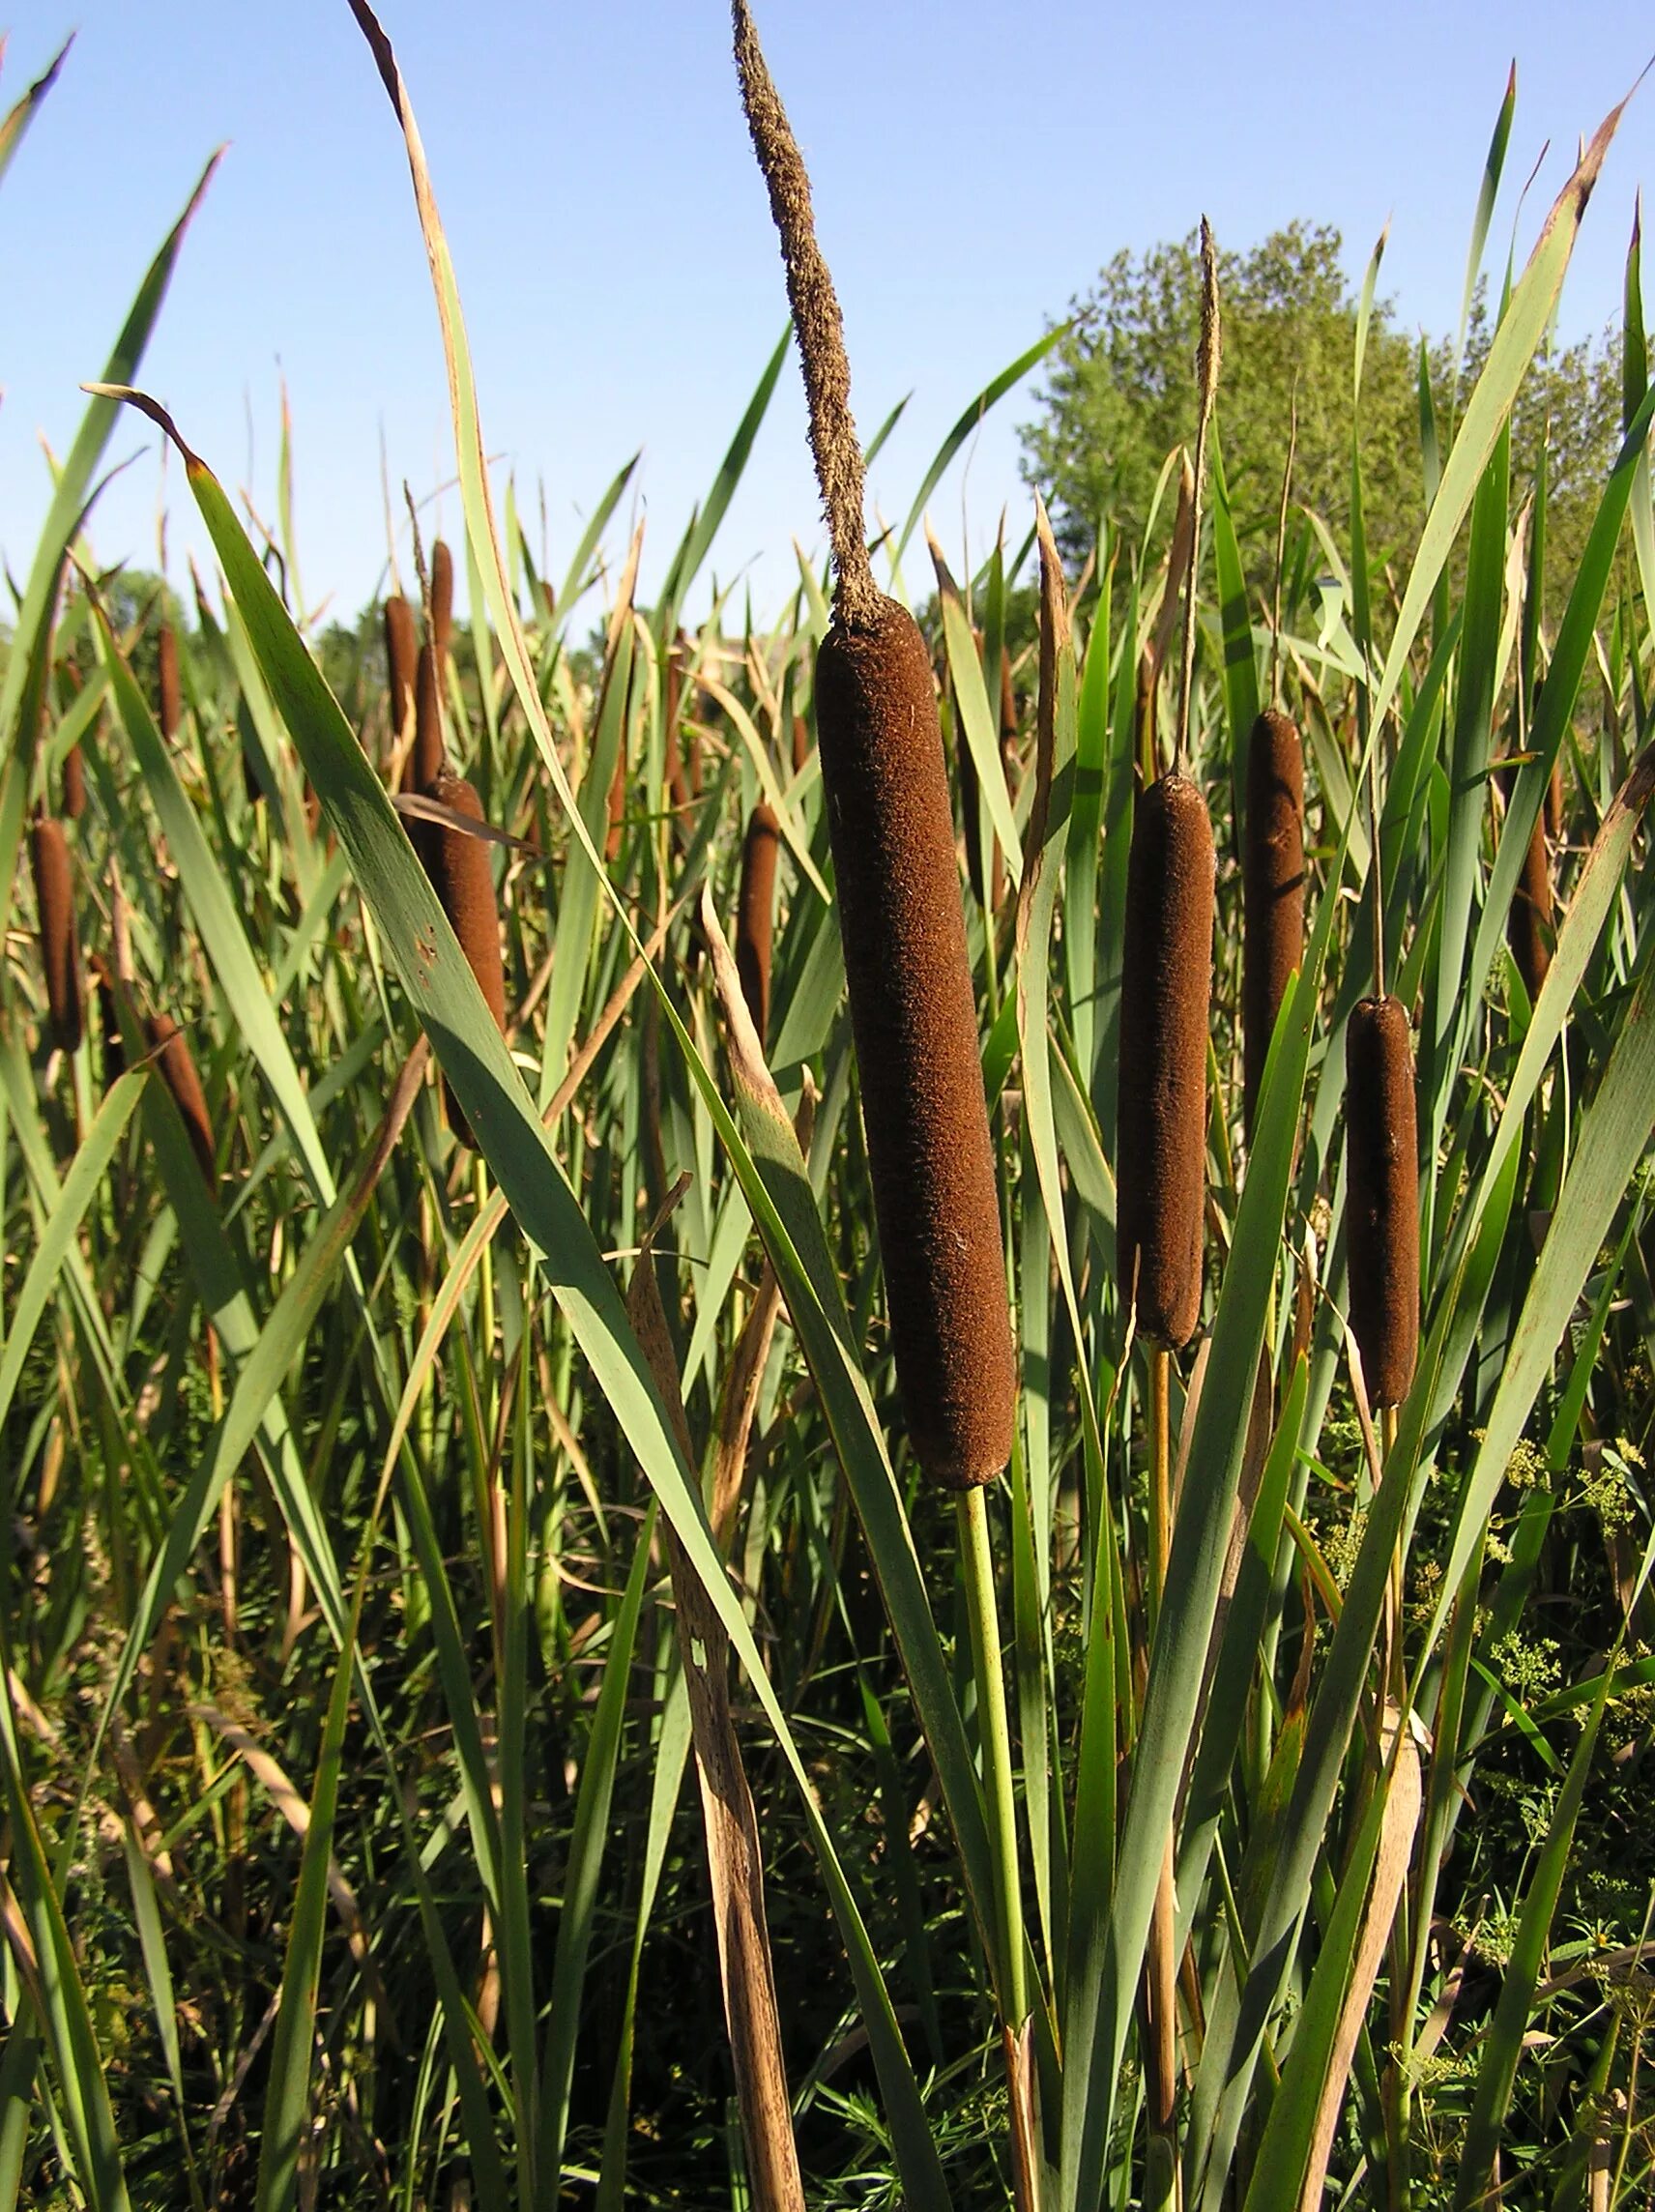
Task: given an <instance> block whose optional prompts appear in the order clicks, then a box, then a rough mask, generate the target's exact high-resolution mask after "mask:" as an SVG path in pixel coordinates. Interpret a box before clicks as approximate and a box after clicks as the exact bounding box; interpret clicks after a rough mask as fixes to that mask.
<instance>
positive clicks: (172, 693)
mask: <svg viewBox="0 0 1655 2212" xmlns="http://www.w3.org/2000/svg"><path fill="white" fill-rule="evenodd" d="M156 671H157V683H158V685H159V688H160V734H161V736H162V737H163V738H170V737H172V736H174V735H175V734H176V732H177V729H178V725H179V723H180V722H181V721H182V719H183V718H184V692H183V688H182V686H181V684H180V682H179V675H178V632H177V631H176V630H175V629H174V628H173V626H172V625H171V623H169V622H163V623H162V624H161V626H160V631H159V632H158V634H157V637H156Z"/></svg>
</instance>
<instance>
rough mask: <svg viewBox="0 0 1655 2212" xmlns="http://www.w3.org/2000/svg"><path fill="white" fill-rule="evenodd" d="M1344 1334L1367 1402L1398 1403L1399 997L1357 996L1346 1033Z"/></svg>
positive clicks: (1408, 1202)
mask: <svg viewBox="0 0 1655 2212" xmlns="http://www.w3.org/2000/svg"><path fill="white" fill-rule="evenodd" d="M1345 1117H1346V1145H1347V1150H1348V1158H1347V1163H1346V1166H1347V1178H1348V1182H1347V1188H1348V1196H1347V1199H1346V1210H1345V1220H1346V1247H1347V1253H1348V1258H1349V1264H1350V1328H1351V1332H1352V1334H1353V1335H1354V1336H1355V1339H1356V1349H1357V1350H1358V1352H1360V1353H1361V1355H1362V1379H1363V1381H1364V1382H1365V1383H1366V1384H1367V1389H1368V1400H1369V1403H1370V1404H1371V1405H1373V1406H1375V1407H1380V1406H1400V1405H1401V1404H1402V1402H1403V1400H1404V1399H1405V1398H1406V1397H1407V1396H1408V1385H1409V1383H1411V1382H1412V1381H1413V1369H1414V1362H1415V1360H1416V1359H1417V1357H1418V1353H1419V1158H1418V1132H1417V1124H1416V1121H1415V1110H1414V1097H1413V1049H1412V1045H1411V1042H1410V1040H1409V1037H1408V1009H1407V1007H1406V1006H1405V1005H1404V1004H1403V1003H1402V1001H1401V1000H1400V999H1391V998H1385V999H1362V1000H1360V1001H1358V1003H1357V1004H1355V1005H1354V1006H1353V1007H1352V1008H1351V1010H1350V1026H1349V1028H1348V1029H1347V1031H1346V1033H1345Z"/></svg>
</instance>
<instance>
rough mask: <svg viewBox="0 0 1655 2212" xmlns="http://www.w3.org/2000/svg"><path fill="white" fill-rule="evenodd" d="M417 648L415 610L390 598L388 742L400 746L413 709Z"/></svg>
mask: <svg viewBox="0 0 1655 2212" xmlns="http://www.w3.org/2000/svg"><path fill="white" fill-rule="evenodd" d="M419 659H420V646H419V641H418V639H417V637H416V636H415V632H414V609H413V608H412V607H411V606H410V605H409V604H408V601H407V600H406V599H404V598H400V597H392V598H389V599H387V600H386V602H385V669H386V679H387V683H388V684H389V687H390V693H391V742H392V745H396V744H399V743H400V742H401V740H402V733H403V732H404V730H406V729H407V727H408V715H409V712H410V710H411V709H412V707H413V705H414V672H415V669H416V668H417V666H418V665H419Z"/></svg>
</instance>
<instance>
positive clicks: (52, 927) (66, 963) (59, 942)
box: [29, 814, 84, 1052]
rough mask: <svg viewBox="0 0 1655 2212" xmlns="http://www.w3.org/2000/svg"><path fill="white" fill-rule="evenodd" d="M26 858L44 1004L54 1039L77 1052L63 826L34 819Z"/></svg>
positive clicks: (70, 886)
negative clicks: (32, 887)
mask: <svg viewBox="0 0 1655 2212" xmlns="http://www.w3.org/2000/svg"><path fill="white" fill-rule="evenodd" d="M29 860H30V864H31V866H32V867H33V869H34V877H35V909H36V912H37V913H38V915H39V916H40V923H41V965H42V967H43V968H44V971H45V978H46V1007H47V1011H48V1013H49V1015H50V1018H51V1033H52V1041H53V1043H54V1044H57V1045H59V1046H60V1047H61V1048H62V1050H63V1051H65V1052H73V1051H75V1050H76V1049H77V1048H78V1046H79V1043H80V1036H81V1031H82V1029H83V1027H84V1022H83V1020H82V1013H81V993H80V958H79V950H78V946H77V945H76V940H75V928H74V879H73V874H72V872H71V869H70V864H69V846H68V843H67V842H66V840H65V838H64V834H63V825H62V824H61V823H59V822H54V821H53V820H52V819H51V817H50V816H49V815H44V814H43V815H41V816H39V817H38V818H37V820H36V822H35V825H34V828H33V829H32V830H31V831H30V834H29Z"/></svg>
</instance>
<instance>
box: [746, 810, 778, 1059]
mask: <svg viewBox="0 0 1655 2212" xmlns="http://www.w3.org/2000/svg"><path fill="white" fill-rule="evenodd" d="M780 835H781V832H780V828H779V825H778V824H777V822H776V818H775V814H774V812H773V810H772V809H771V808H770V807H769V806H767V805H766V804H765V803H764V801H763V800H761V801H760V802H759V804H758V805H757V806H755V807H754V809H753V811H752V814H751V815H750V816H749V817H748V821H747V834H746V838H745V840H744V841H743V843H742V846H741V888H740V894H739V896H738V898H737V902H736V969H737V973H738V974H739V975H740V978H741V995H742V997H743V998H744V999H745V1000H746V1002H747V1011H748V1013H750V1014H751V1015H752V1017H753V1027H754V1029H756V1030H757V1031H758V1033H759V1042H760V1044H763V1043H764V1041H765V1031H766V1026H767V1024H768V1022H769V1010H770V931H771V927H772V921H773V912H774V907H775V877H776V847H777V845H778V844H779V842H780Z"/></svg>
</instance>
